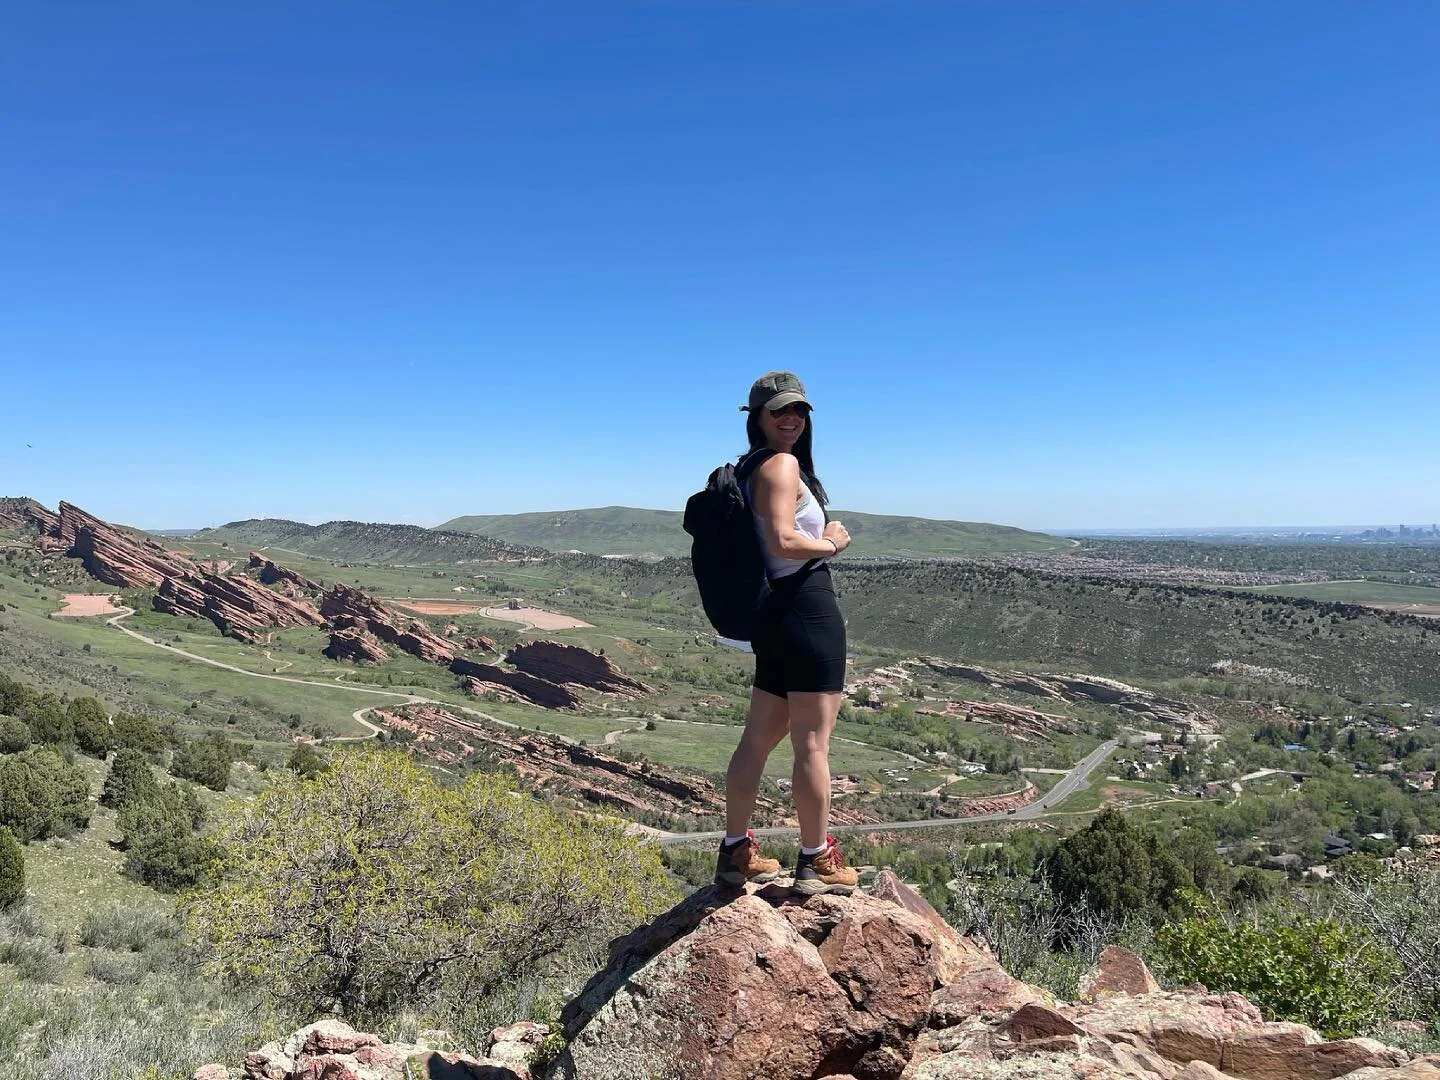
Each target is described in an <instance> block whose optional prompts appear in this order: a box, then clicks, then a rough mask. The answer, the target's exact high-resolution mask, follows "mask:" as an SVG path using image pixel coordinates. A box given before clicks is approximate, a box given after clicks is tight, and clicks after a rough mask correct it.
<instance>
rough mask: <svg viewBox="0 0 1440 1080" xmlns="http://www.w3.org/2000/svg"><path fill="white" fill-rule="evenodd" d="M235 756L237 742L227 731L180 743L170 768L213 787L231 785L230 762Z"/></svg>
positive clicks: (182, 776) (180, 774) (219, 787)
mask: <svg viewBox="0 0 1440 1080" xmlns="http://www.w3.org/2000/svg"><path fill="white" fill-rule="evenodd" d="M235 757H236V753H235V744H234V743H232V742H231V741H230V740H229V739H227V738H225V736H224V735H220V734H211V735H209V736H207V737H206V738H204V739H195V740H192V741H189V742H184V743H181V744H180V745H179V746H178V747H176V749H175V756H174V758H172V759H171V761H170V772H171V774H172V775H174V776H178V777H180V778H181V779H182V780H193V781H194V782H195V783H197V784H203V785H204V786H205V787H207V788H209V789H210V790H211V791H224V790H225V789H226V788H227V787H229V786H230V765H231V763H232V762H234V760H235Z"/></svg>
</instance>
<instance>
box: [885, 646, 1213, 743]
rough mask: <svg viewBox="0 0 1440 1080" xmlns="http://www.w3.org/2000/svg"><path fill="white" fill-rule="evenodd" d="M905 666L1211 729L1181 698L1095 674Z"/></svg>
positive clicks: (950, 664) (1209, 720)
mask: <svg viewBox="0 0 1440 1080" xmlns="http://www.w3.org/2000/svg"><path fill="white" fill-rule="evenodd" d="M905 663H906V664H907V665H911V666H921V667H925V668H929V669H930V670H931V671H935V672H938V673H939V674H941V675H947V676H950V677H951V678H957V679H969V680H971V681H973V682H980V683H984V684H985V685H987V686H995V687H1001V688H1003V689H1006V690H1018V691H1020V692H1021V693H1025V694H1035V695H1036V696H1038V697H1047V698H1051V699H1053V700H1056V701H1092V702H1095V703H1097V704H1100V705H1111V706H1114V707H1115V708H1117V709H1121V710H1123V711H1124V712H1128V713H1134V714H1136V715H1138V716H1139V717H1140V718H1141V719H1142V720H1155V721H1163V722H1166V723H1172V724H1179V725H1181V726H1183V727H1185V728H1187V729H1188V730H1190V731H1196V732H1209V731H1213V730H1215V718H1214V717H1213V716H1211V715H1210V714H1209V713H1207V712H1205V711H1204V710H1202V709H1198V708H1196V707H1195V706H1193V705H1191V704H1189V703H1188V702H1184V701H1177V700H1174V699H1171V698H1163V697H1161V696H1160V695H1158V694H1156V693H1155V692H1154V691H1151V690H1144V689H1142V688H1140V687H1138V686H1130V685H1129V684H1128V683H1123V682H1118V681H1116V680H1115V679H1105V678H1101V677H1100V676H1098V675H1035V674H1031V673H1030V672H1025V671H992V670H991V669H989V668H983V667H974V666H971V665H968V664H958V663H955V662H954V661H952V660H944V659H941V658H939V657H934V656H925V657H920V658H919V659H915V660H907V661H905Z"/></svg>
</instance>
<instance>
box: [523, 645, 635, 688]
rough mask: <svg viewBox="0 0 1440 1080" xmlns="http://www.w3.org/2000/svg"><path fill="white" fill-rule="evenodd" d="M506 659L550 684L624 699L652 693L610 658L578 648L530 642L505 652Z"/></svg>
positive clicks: (528, 673) (576, 646) (575, 646)
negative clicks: (583, 689) (589, 690)
mask: <svg viewBox="0 0 1440 1080" xmlns="http://www.w3.org/2000/svg"><path fill="white" fill-rule="evenodd" d="M505 659H506V660H508V661H509V662H510V663H511V664H513V665H514V666H515V667H516V669H517V670H519V671H523V672H525V673H526V674H527V675H534V676H536V677H537V678H541V679H544V680H546V681H547V682H553V683H562V684H571V685H575V686H583V687H587V688H589V689H591V690H600V691H603V692H605V693H607V694H618V695H620V696H621V697H639V696H640V695H641V694H648V693H650V692H651V691H650V687H649V686H646V685H645V684H644V683H643V682H641V681H640V680H639V679H633V678H631V677H630V676H629V675H626V674H625V673H624V672H622V671H620V670H619V669H618V668H617V667H615V665H614V664H612V663H610V660H609V659H608V658H607V657H604V656H601V655H600V654H599V653H594V652H591V651H590V650H589V649H584V648H581V647H580V646H579V645H564V644H561V643H560V642H558V641H527V642H525V643H524V644H521V645H516V646H515V647H514V648H513V649H511V650H510V651H509V652H508V653H506V655H505Z"/></svg>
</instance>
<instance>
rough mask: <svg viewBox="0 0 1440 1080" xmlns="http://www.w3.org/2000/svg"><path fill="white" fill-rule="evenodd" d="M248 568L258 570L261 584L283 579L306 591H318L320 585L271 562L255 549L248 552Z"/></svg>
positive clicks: (270, 583)
mask: <svg viewBox="0 0 1440 1080" xmlns="http://www.w3.org/2000/svg"><path fill="white" fill-rule="evenodd" d="M250 569H251V570H258V571H259V576H260V583H261V584H262V585H276V584H278V583H280V582H282V581H284V582H288V583H289V584H291V585H294V586H295V587H296V588H297V589H303V590H305V591H306V592H314V593H318V592H319V591H320V586H319V585H318V584H317V583H316V582H313V581H311V580H310V579H309V578H307V577H302V576H301V575H299V574H297V573H296V572H295V571H294V570H290V569H288V568H286V567H284V566H280V565H278V564H276V563H274V562H272V561H271V560H269V559H267V558H265V556H263V555H261V554H260V553H259V552H256V551H252V552H250Z"/></svg>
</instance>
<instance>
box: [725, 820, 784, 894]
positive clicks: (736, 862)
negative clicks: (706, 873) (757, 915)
mask: <svg viewBox="0 0 1440 1080" xmlns="http://www.w3.org/2000/svg"><path fill="white" fill-rule="evenodd" d="M779 874H780V861H779V860H778V859H764V858H761V857H760V845H759V844H757V843H756V842H755V834H754V833H753V832H751V831H749V830H747V831H746V833H745V839H744V840H740V841H737V842H736V843H735V844H733V845H732V846H730V847H726V846H725V841H724V840H721V841H720V854H719V855H718V856H717V857H716V859H715V883H716V884H717V885H744V884H745V883H746V882H747V881H755V882H760V883H764V882H766V881H774V880H775V878H776V877H778V876H779Z"/></svg>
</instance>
